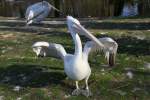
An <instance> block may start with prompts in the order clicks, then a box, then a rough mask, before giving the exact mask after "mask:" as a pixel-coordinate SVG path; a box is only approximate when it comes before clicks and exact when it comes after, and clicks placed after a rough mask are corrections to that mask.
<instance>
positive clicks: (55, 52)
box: [32, 42, 66, 59]
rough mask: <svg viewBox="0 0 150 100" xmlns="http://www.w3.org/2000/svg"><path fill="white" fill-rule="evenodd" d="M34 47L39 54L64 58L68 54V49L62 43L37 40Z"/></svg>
mask: <svg viewBox="0 0 150 100" xmlns="http://www.w3.org/2000/svg"><path fill="white" fill-rule="evenodd" d="M32 48H33V51H34V52H35V53H36V55H37V56H42V57H54V58H61V59H64V57H65V55H66V51H65V49H64V48H63V46H62V45H61V44H56V43H48V42H36V43H34V44H33V45H32Z"/></svg>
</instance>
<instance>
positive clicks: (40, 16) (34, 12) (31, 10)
mask: <svg viewBox="0 0 150 100" xmlns="http://www.w3.org/2000/svg"><path fill="white" fill-rule="evenodd" d="M51 9H54V10H56V11H58V12H60V11H59V10H58V9H57V8H55V7H54V6H52V5H51V4H49V3H48V2H47V1H42V2H38V3H35V4H33V5H31V6H29V7H28V8H27V10H26V14H25V18H26V22H27V25H29V24H31V23H39V22H41V21H42V20H44V18H46V17H47V16H48V14H49V12H50V11H51Z"/></svg>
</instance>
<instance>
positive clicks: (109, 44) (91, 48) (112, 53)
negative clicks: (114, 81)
mask: <svg viewBox="0 0 150 100" xmlns="http://www.w3.org/2000/svg"><path fill="white" fill-rule="evenodd" d="M99 41H100V42H101V43H102V44H103V45H104V47H105V48H99V46H97V44H95V43H94V42H92V41H88V42H86V44H85V46H84V51H83V52H84V54H85V56H86V58H87V59H88V55H89V53H90V52H96V51H102V52H103V53H104V54H105V58H106V59H107V62H108V64H109V65H110V66H113V65H114V64H115V57H116V53H117V49H118V44H117V42H116V41H114V40H113V39H111V38H109V37H105V38H99Z"/></svg>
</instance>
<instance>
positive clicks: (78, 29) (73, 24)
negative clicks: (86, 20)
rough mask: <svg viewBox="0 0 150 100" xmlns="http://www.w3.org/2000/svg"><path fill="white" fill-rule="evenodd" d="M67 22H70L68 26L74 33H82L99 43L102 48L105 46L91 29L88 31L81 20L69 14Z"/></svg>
mask: <svg viewBox="0 0 150 100" xmlns="http://www.w3.org/2000/svg"><path fill="white" fill-rule="evenodd" d="M67 24H68V28H69V30H71V31H72V32H71V33H73V34H76V33H78V34H80V35H84V36H86V37H87V38H89V39H91V40H92V41H94V42H95V43H96V44H98V45H99V46H100V47H101V48H103V47H104V45H103V44H102V43H101V42H100V41H99V40H98V39H97V38H96V37H95V36H93V35H92V34H91V33H90V32H89V31H87V30H86V29H85V28H84V27H83V26H82V25H81V24H80V22H79V21H78V20H77V19H75V18H73V17H72V16H67Z"/></svg>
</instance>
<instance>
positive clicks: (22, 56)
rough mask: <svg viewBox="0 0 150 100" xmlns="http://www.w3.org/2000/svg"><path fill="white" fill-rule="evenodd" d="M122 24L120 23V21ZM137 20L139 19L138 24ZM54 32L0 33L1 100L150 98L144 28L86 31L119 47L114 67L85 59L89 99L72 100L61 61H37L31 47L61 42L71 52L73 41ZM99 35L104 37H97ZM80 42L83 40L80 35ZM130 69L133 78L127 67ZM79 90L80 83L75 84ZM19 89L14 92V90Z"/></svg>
mask: <svg viewBox="0 0 150 100" xmlns="http://www.w3.org/2000/svg"><path fill="white" fill-rule="evenodd" d="M119 20H121V19H119ZM140 21H141V20H140ZM62 30H63V32H61V34H58V33H57V32H58V31H59V29H57V32H56V31H53V32H51V33H44V32H41V33H39V32H38V33H36V32H32V33H31V32H18V31H0V47H1V48H0V62H1V63H0V79H1V80H0V98H3V99H4V100H16V99H18V100H19V99H20V98H21V100H149V98H150V85H149V84H150V69H148V68H147V67H146V65H145V64H146V63H150V34H149V33H150V32H149V30H128V29H113V30H110V29H104V30H101V29H98V28H94V29H92V28H89V30H90V31H91V32H92V33H93V34H94V35H96V36H97V37H103V36H104V37H105V36H110V37H112V38H113V39H115V40H116V41H117V42H118V44H119V49H118V55H117V61H116V66H115V67H114V68H108V67H106V60H105V59H104V56H103V55H100V54H98V55H94V56H90V59H89V63H90V65H91V69H92V74H91V76H90V79H89V87H90V89H91V91H92V93H93V96H92V97H89V98H86V97H84V96H71V95H70V94H71V92H72V91H73V89H74V88H75V84H74V82H73V81H71V80H68V79H66V75H65V73H64V70H63V61H62V60H58V59H55V58H50V57H49V58H36V57H35V54H34V53H33V51H32V48H31V46H32V44H33V43H34V42H36V41H48V42H55V43H60V44H62V45H63V46H64V47H65V49H66V51H67V52H69V53H73V51H74V45H73V41H72V38H71V36H70V35H69V34H67V31H66V29H62V28H60V31H62ZM101 33H103V34H101ZM81 38H82V40H83V42H84V43H85V42H86V41H87V39H86V38H84V37H83V36H82V37H81ZM127 68H132V69H133V70H136V71H137V72H133V78H131V79H130V78H128V77H127V75H126V73H127V72H128V71H127V70H126V69H127ZM80 86H81V87H84V82H80ZM17 87H19V90H17Z"/></svg>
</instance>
